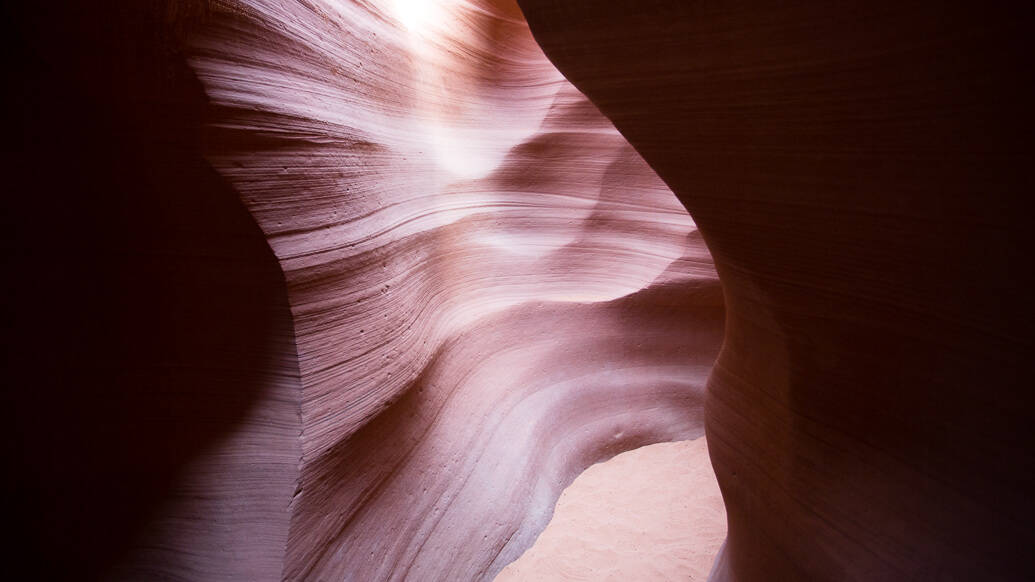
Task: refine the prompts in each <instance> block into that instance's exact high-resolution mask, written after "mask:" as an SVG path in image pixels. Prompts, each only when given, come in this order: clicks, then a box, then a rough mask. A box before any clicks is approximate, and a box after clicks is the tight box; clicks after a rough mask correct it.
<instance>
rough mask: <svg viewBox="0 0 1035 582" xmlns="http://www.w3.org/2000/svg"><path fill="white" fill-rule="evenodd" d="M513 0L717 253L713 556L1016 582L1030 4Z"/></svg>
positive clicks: (1024, 452) (1030, 458)
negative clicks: (720, 312)
mask: <svg viewBox="0 0 1035 582" xmlns="http://www.w3.org/2000/svg"><path fill="white" fill-rule="evenodd" d="M520 4H521V7H522V9H523V11H524V13H525V16H526V17H527V19H528V22H529V23H530V26H531V28H532V31H533V33H534V34H535V36H536V39H537V40H538V41H539V43H540V45H541V46H542V47H543V49H544V51H545V52H546V53H547V55H549V56H550V58H551V60H552V61H553V62H554V63H555V64H556V65H557V66H558V68H559V69H560V70H561V72H563V73H564V75H565V76H566V77H567V78H568V79H570V80H571V81H572V82H573V83H574V84H575V86H576V87H578V88H579V89H580V90H581V91H582V92H583V93H584V94H586V95H587V96H588V97H589V98H590V99H591V100H592V101H593V103H594V104H595V105H596V106H598V107H599V108H600V110H601V111H602V112H603V113H604V114H605V115H607V116H608V118H609V119H611V120H612V121H613V122H614V123H615V126H616V127H617V128H618V129H619V130H620V131H621V132H622V134H623V135H624V136H625V137H626V138H628V139H629V142H630V143H631V144H632V145H633V146H634V147H635V148H636V150H637V151H638V152H639V153H640V154H642V155H643V157H644V159H646V160H647V162H648V163H649V164H650V165H651V167H653V168H654V169H655V170H657V172H658V174H659V175H660V176H661V177H662V178H663V179H664V180H665V181H666V183H667V184H668V185H669V186H671V187H672V189H673V191H674V192H675V193H676V195H677V196H678V197H679V199H680V200H681V201H682V202H683V203H684V204H685V205H686V207H687V209H688V210H689V211H690V213H691V215H692V216H693V218H694V220H695V222H696V223H697V224H698V226H699V227H700V229H701V233H702V234H703V235H704V237H705V239H706V240H707V242H708V246H709V248H710V250H711V251H712V255H713V257H714V258H715V262H716V268H717V270H718V272H719V275H720V277H721V279H722V283H723V289H724V293H725V299H726V308H727V312H728V316H727V321H726V336H725V342H724V345H723V349H722V354H721V356H720V358H719V360H718V362H717V363H716V366H715V370H714V372H713V374H712V376H711V378H710V381H709V388H708V399H707V415H706V416H707V418H706V423H707V429H708V444H709V449H710V452H711V458H712V463H713V465H714V467H715V471H716V475H717V477H718V479H719V485H720V487H721V489H722V492H723V496H724V498H725V502H726V508H727V514H728V516H729V540H728V542H727V544H726V546H725V551H724V554H723V558H722V561H721V563H720V567H719V568H718V569H717V571H716V573H715V574H714V576H713V579H714V580H716V581H724V580H733V581H738V582H749V581H768V580H795V581H805V580H838V581H848V580H1025V579H1031V578H1032V577H1033V569H1032V563H1031V560H1030V559H1029V557H1028V554H1029V553H1030V548H1031V546H1032V543H1033V536H1032V529H1031V523H1032V519H1033V517H1035V511H1033V502H1032V496H1031V491H1032V490H1033V488H1035V481H1033V479H1035V455H1033V451H1032V447H1031V445H1030V442H1029V441H1030V432H1031V430H1030V425H1031V419H1032V418H1033V417H1035V399H1033V398H1032V395H1031V378H1032V377H1033V373H1032V372H1033V369H1032V358H1031V353H1032V346H1033V341H1032V333H1031V330H1032V323H1033V321H1035V318H1033V317H1032V309H1031V304H1032V303H1031V300H1030V297H1029V294H1030V293H1029V289H1030V286H1029V284H1028V281H1029V280H1030V276H1029V275H1028V271H1029V269H1028V268H1027V267H1023V266H1022V265H1028V264H1029V263H1030V262H1031V257H1030V252H1031V249H1032V248H1033V247H1032V244H1031V243H1032V237H1031V232H1032V231H1031V227H1030V219H1029V216H1030V215H1029V213H1028V211H1027V210H1026V206H1027V205H1028V204H1027V202H1028V198H1029V197H1030V196H1029V193H1030V192H1031V184H1032V182H1031V165H1032V146H1031V136H1032V129H1033V124H1032V111H1031V103H1032V102H1033V97H1035V91H1033V86H1035V83H1033V78H1032V76H1033V75H1032V71H1033V70H1035V69H1033V67H1032V60H1031V54H1032V52H1031V42H1030V30H1031V26H1032V23H1033V20H1035V19H1033V18H1032V16H1033V15H1032V9H1031V6H1028V5H1020V4H1015V3H999V2H991V3H987V4H982V5H981V6H980V7H978V6H971V5H962V4H959V5H957V4H954V3H948V4H946V3H942V2H925V1H920V2H912V1H910V2H893V3H889V2H868V3H852V2H812V1H792V2H781V3H773V4H764V5H763V4H762V3H757V4H756V3H751V2H736V3H728V4H711V3H704V2H685V1H683V0H650V1H641V0H635V1H633V0H616V1H612V2H580V1H572V2H554V1H552V0H520Z"/></svg>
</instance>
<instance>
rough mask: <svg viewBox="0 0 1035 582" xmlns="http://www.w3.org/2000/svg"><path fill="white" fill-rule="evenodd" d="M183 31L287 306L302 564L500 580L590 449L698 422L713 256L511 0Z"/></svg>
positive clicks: (699, 426)
mask: <svg viewBox="0 0 1035 582" xmlns="http://www.w3.org/2000/svg"><path fill="white" fill-rule="evenodd" d="M421 6H424V8H423V9H421V8H420V7H421ZM191 44H192V47H193V48H192V54H193V56H192V59H191V64H192V67H193V68H194V70H195V71H196V73H197V74H198V76H199V78H200V80H201V81H202V83H203V84H204V85H205V88H206V92H207V94H208V95H209V97H210V99H211V100H212V115H211V117H210V123H209V126H210V132H209V134H208V135H207V136H206V144H207V151H208V156H207V157H208V159H209V160H210V162H211V163H212V164H213V166H214V167H215V168H216V169H217V170H218V171H219V172H220V174H221V175H222V176H223V177H224V178H226V179H227V180H228V181H229V182H230V183H231V184H232V185H233V187H234V188H235V190H236V191H237V192H239V193H240V196H241V198H242V200H243V201H244V203H245V205H246V206H247V207H248V209H249V211H250V212H251V214H252V216H254V217H255V220H256V221H257V222H258V224H259V226H260V227H261V228H262V230H263V232H264V233H265V234H266V237H267V239H268V241H269V244H270V246H271V247H272V249H273V251H274V253H275V254H276V256H277V259H278V261H279V263H280V265H281V267H282V269H283V271H284V274H285V279H286V281H287V287H288V298H289V302H290V305H291V311H292V315H293V319H294V331H295V340H296V344H297V348H298V364H299V371H300V378H301V384H302V392H301V414H302V420H301V421H302V429H301V452H302V455H301V462H300V465H299V471H300V482H299V485H298V488H297V491H296V492H295V497H294V499H293V501H292V503H291V507H290V513H291V527H290V534H289V536H288V539H287V546H286V555H285V558H284V570H283V576H284V577H285V578H286V579H290V580H301V579H310V580H315V579H328V580H333V579H349V580H397V579H411V580H474V579H491V578H492V577H493V576H494V575H495V574H496V573H497V572H498V571H499V570H501V569H502V568H503V566H505V565H506V564H507V563H509V562H510V561H512V560H513V559H515V558H517V557H518V556H519V555H520V554H521V552H523V551H524V550H525V549H526V548H527V547H529V546H530V545H531V543H532V542H533V541H534V539H535V537H536V536H537V535H538V533H539V532H540V531H541V530H542V529H543V527H545V525H546V523H547V522H548V521H549V518H550V515H551V513H552V510H553V505H554V503H555V501H556V499H557V497H558V496H559V495H560V493H561V491H562V490H563V488H564V487H565V486H567V485H568V484H569V483H570V482H571V481H572V479H574V477H575V476H576V475H577V474H578V473H579V472H581V471H582V470H583V469H584V468H585V467H587V466H589V465H590V464H592V463H595V462H597V461H599V460H602V459H605V458H608V457H610V456H612V455H614V454H616V453H618V452H621V451H623V450H627V449H630V448H634V447H637V446H641V445H644V444H648V443H653V442H659V441H670V440H682V439H691V438H696V437H699V436H701V435H702V434H703V421H702V413H703V386H704V380H705V378H706V377H707V375H708V372H709V369H710V367H711V363H712V361H713V360H714V358H715V356H716V354H717V351H718V347H719V343H720V339H721V335H722V325H723V310H722V300H721V294H720V291H719V287H718V281H717V277H716V275H715V273H714V270H713V267H712V264H711V259H710V257H709V255H708V253H707V250H706V249H705V247H704V245H703V242H702V240H701V238H700V236H699V235H698V234H697V232H696V228H695V227H694V224H693V223H692V222H691V220H690V218H689V216H688V215H687V214H686V212H685V210H684V209H683V208H682V207H681V206H680V204H679V202H678V201H677V200H676V198H675V197H674V196H673V195H672V193H671V192H670V191H669V190H668V189H667V188H666V187H665V185H664V184H663V183H662V182H661V181H660V180H659V179H658V178H657V177H656V176H655V175H654V173H653V172H652V171H651V170H650V169H649V167H648V166H647V165H646V164H645V163H644V162H643V160H642V159H641V158H640V157H639V155H638V154H636V152H635V151H634V150H633V149H632V148H631V147H630V146H629V145H628V144H627V143H626V142H625V140H624V139H623V138H622V137H621V135H619V134H618V132H617V131H616V130H615V129H614V127H613V126H612V125H611V124H610V123H609V122H608V121H607V120H606V119H605V118H604V117H603V116H601V115H600V114H599V113H598V112H597V110H596V109H595V108H594V107H593V106H592V105H590V104H589V103H588V102H587V101H586V99H585V98H584V97H583V96H582V95H581V94H579V93H578V91H576V90H574V88H573V87H571V85H570V84H568V83H567V82H565V81H564V79H563V78H562V77H561V76H560V75H559V74H558V73H557V71H556V70H555V69H554V68H553V66H552V65H551V64H550V63H549V61H548V60H547V59H546V58H545V56H544V55H543V54H542V52H541V51H540V49H539V48H538V46H537V45H536V43H535V41H534V40H533V39H532V37H531V34H530V33H529V31H528V28H527V25H526V24H525V23H524V21H523V19H522V18H521V16H520V12H519V11H518V10H517V8H516V5H513V4H507V3H497V4H493V3H469V2H459V1H458V2H438V3H434V5H433V6H430V7H429V6H427V5H425V3H419V2H418V3H416V4H413V3H407V2H395V3H391V2H384V3H373V4H367V3H352V2H299V3H285V2H273V1H263V0H248V1H241V2H235V3H233V4H231V5H227V6H224V7H222V8H217V9H216V10H215V11H214V13H213V14H211V15H210V19H209V21H208V22H207V23H206V26H205V27H204V28H203V33H202V34H199V35H197V36H196V37H194V38H193V39H192V42H191Z"/></svg>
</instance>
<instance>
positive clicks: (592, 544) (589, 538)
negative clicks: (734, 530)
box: [496, 437, 726, 582]
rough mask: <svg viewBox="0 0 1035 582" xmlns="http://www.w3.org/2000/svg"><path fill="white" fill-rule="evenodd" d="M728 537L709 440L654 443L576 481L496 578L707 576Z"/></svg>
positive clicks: (505, 581)
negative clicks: (546, 521)
mask: <svg viewBox="0 0 1035 582" xmlns="http://www.w3.org/2000/svg"><path fill="white" fill-rule="evenodd" d="M725 536H726V512H725V509H724V508H723V505H722V496H721V495H720V493H719V488H718V485H717V484H716V482H715V475H714V473H713V472H712V469H711V465H710V464H709V462H708V449H707V447H706V445H705V440H704V438H703V437H702V438H699V439H696V440H692V441H681V442H675V443H659V444H655V445H649V446H646V447H641V448H639V449H636V450H633V451H629V452H627V453H622V454H620V455H617V456H616V457H614V458H612V459H611V460H609V461H606V462H603V463H598V464H596V465H593V466H592V467H590V468H589V469H587V470H586V471H585V472H584V473H582V475H580V476H579V477H578V478H577V479H575V482H574V483H572V484H571V485H570V486H569V487H568V488H567V489H565V490H564V493H563V494H562V495H561V498H560V500H559V501H558V502H557V507H556V510H555V512H554V516H553V519H552V520H551V521H550V524H549V525H548V526H547V528H546V530H545V531H543V533H542V534H541V535H540V536H539V539H537V540H536V542H535V545H533V546H532V547H531V548H529V550H528V551H526V552H525V553H524V554H523V555H522V556H521V558H520V559H518V560H517V561H516V562H514V563H512V564H510V565H509V566H507V567H506V568H505V569H504V570H503V571H502V572H501V573H500V575H499V576H497V577H496V582H518V581H525V580H541V581H546V580H556V581H562V580H563V581H574V580H587V581H589V580H593V581H607V580H614V581H631V580H706V579H707V578H708V571H709V570H710V568H711V564H712V560H713V559H714V557H715V554H716V552H718V550H719V546H721V545H722V541H723V539H724V538H725Z"/></svg>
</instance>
